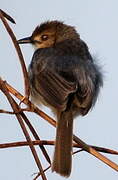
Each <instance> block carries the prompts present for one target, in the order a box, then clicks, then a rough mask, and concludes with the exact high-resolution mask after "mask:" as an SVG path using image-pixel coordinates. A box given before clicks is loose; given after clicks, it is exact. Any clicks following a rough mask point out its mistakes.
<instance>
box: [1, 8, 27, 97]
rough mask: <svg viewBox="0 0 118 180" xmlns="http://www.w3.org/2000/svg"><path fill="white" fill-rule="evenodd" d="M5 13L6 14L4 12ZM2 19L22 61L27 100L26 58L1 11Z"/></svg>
mask: <svg viewBox="0 0 118 180" xmlns="http://www.w3.org/2000/svg"><path fill="white" fill-rule="evenodd" d="M4 13H5V12H4ZM0 18H1V20H2V22H3V24H4V26H5V28H6V30H7V32H8V34H9V35H10V37H11V39H12V42H13V44H14V47H15V49H16V52H17V54H18V57H19V61H20V64H21V67H22V71H23V77H24V87H25V96H26V98H29V95H30V85H29V78H28V73H27V69H26V65H25V61H24V58H23V55H22V52H21V49H20V46H19V44H18V42H17V39H16V37H15V35H14V33H13V31H12V29H11V28H10V26H9V25H8V23H7V21H6V19H5V18H4V16H3V13H2V12H1V11H0Z"/></svg>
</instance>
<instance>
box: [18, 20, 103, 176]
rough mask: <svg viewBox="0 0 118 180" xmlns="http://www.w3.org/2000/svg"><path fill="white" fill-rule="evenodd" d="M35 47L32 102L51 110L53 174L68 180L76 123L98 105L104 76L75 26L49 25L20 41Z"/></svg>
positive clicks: (31, 83)
mask: <svg viewBox="0 0 118 180" xmlns="http://www.w3.org/2000/svg"><path fill="white" fill-rule="evenodd" d="M18 43H19V44H25V43H30V44H32V45H33V46H34V47H35V52H34V54H33V57H32V60H31V63H30V65H29V69H28V75H29V80H30V87H31V101H32V102H34V103H35V104H37V105H40V104H44V105H45V106H48V107H49V108H51V110H52V111H53V112H54V114H55V116H56V117H57V127H56V140H55V150H54V157H53V161H52V171H53V172H56V173H58V174H60V175H61V176H64V177H69V176H70V174H71V169H72V139H73V120H74V119H75V118H76V117H79V116H85V115H86V114H87V113H88V112H89V111H90V110H91V109H92V108H93V106H94V105H95V102H96V100H97V98H98V95H99V92H100V89H101V87H102V86H103V75H102V72H101V67H100V66H99V65H98V63H97V61H96V59H95V58H93V57H92V55H91V54H90V51H89V48H88V46H87V44H86V43H85V42H84V41H83V40H82V39H81V38H80V34H79V33H78V32H77V30H76V28H75V27H74V26H71V25H68V24H65V23H64V22H62V21H58V20H52V21H46V22H43V23H41V24H40V25H38V26H37V27H36V28H35V29H34V31H33V33H32V34H31V36H29V37H26V38H23V39H20V40H18Z"/></svg>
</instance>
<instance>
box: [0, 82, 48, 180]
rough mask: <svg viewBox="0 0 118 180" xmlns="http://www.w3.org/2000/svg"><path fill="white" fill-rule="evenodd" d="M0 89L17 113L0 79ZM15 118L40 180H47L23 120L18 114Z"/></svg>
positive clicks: (15, 105) (17, 108)
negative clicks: (27, 145) (39, 174)
mask: <svg viewBox="0 0 118 180" xmlns="http://www.w3.org/2000/svg"><path fill="white" fill-rule="evenodd" d="M0 88H1V91H2V92H3V93H4V94H5V96H6V97H7V100H8V101H9V103H10V105H11V107H12V109H13V111H14V112H15V111H16V112H17V111H18V110H19V106H18V104H17V103H16V102H15V100H14V99H13V98H12V96H11V95H10V94H9V92H8V89H7V87H6V85H5V83H4V82H3V81H2V80H1V79H0ZM15 116H16V118H17V120H18V122H19V124H20V126H21V128H22V130H23V133H24V135H25V137H26V140H27V142H28V144H29V147H30V149H31V152H32V154H33V157H34V159H35V162H36V164H37V167H38V168H39V171H40V173H41V176H42V179H43V180H47V178H46V176H45V174H44V172H43V168H42V165H41V163H40V160H39V158H38V155H37V152H36V150H35V147H34V146H33V143H32V140H31V138H30V136H29V133H28V131H27V129H26V127H25V124H24V122H23V119H22V117H21V115H20V114H15Z"/></svg>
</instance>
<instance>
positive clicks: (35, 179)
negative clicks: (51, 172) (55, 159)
mask: <svg viewBox="0 0 118 180" xmlns="http://www.w3.org/2000/svg"><path fill="white" fill-rule="evenodd" d="M50 168H51V166H48V167H47V168H46V169H44V171H43V172H46V171H47V170H48V169H50ZM40 175H41V173H38V174H37V176H36V177H35V178H34V179H33V180H37V178H38V177H39V176H40Z"/></svg>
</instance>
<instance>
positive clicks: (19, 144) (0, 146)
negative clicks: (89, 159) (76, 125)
mask: <svg viewBox="0 0 118 180" xmlns="http://www.w3.org/2000/svg"><path fill="white" fill-rule="evenodd" d="M32 143H33V145H40V146H42V145H50V146H51V145H54V144H55V143H54V141H47V140H35V141H32ZM22 146H28V142H26V141H22V142H11V143H3V144H0V149H3V148H13V147H22ZM89 146H90V147H92V148H94V149H95V150H97V151H99V152H102V153H108V154H112V155H118V151H115V150H112V149H108V148H103V147H97V146H92V145H89ZM73 147H75V148H82V146H81V145H80V144H77V143H73Z"/></svg>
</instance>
